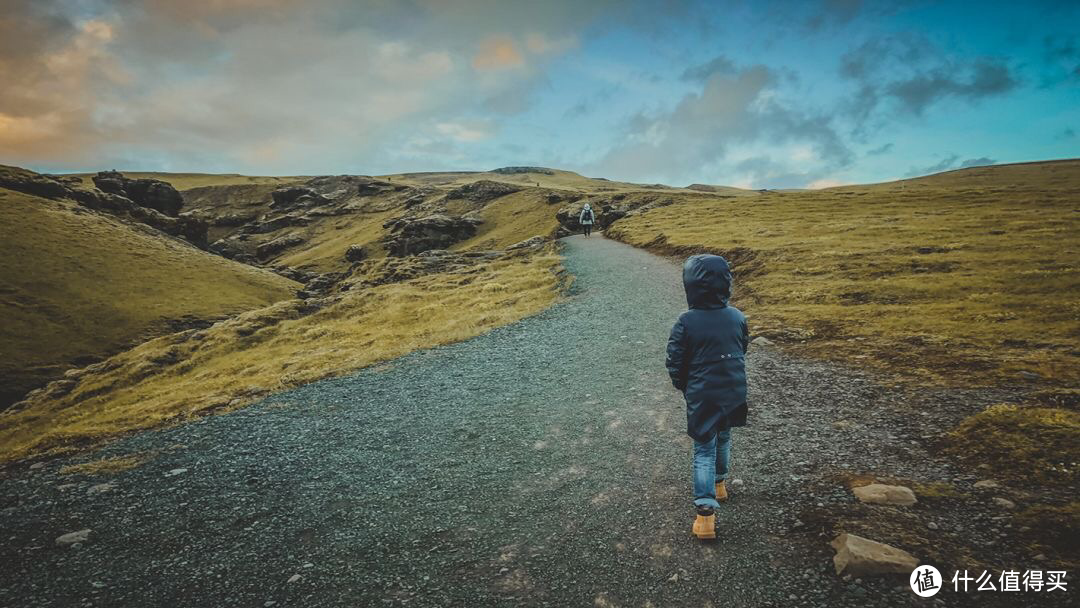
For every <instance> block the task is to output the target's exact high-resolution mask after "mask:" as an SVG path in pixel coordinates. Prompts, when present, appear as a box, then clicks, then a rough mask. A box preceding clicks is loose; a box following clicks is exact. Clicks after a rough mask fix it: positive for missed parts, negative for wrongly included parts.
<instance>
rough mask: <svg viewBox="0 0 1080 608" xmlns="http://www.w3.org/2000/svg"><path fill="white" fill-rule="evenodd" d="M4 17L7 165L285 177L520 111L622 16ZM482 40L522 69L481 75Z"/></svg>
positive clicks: (401, 6)
mask: <svg viewBox="0 0 1080 608" xmlns="http://www.w3.org/2000/svg"><path fill="white" fill-rule="evenodd" d="M3 6H4V10H3V12H2V13H0V73H3V74H4V86H2V87H0V121H4V122H5V129H4V130H3V131H0V157H3V158H4V159H6V160H7V161H8V162H19V163H22V164H29V165H33V164H41V163H49V164H50V166H54V167H57V168H62V167H64V166H69V167H76V166H77V167H88V166H101V165H103V164H105V165H107V164H110V163H112V162H114V161H124V160H126V159H130V158H131V157H132V150H138V151H140V152H144V151H145V152H146V153H145V154H141V155H136V157H137V158H140V159H142V160H143V162H144V163H150V162H153V163H156V166H155V167H147V168H162V167H163V165H165V164H166V163H167V162H168V161H167V160H161V159H173V160H176V161H185V162H189V161H190V162H191V163H192V164H190V165H188V166H185V167H183V168H185V169H190V170H211V171H212V170H221V169H229V170H245V169H248V168H256V169H257V170H259V171H285V172H307V171H332V170H346V169H348V170H354V169H355V166H354V163H355V162H363V161H372V160H374V161H376V162H384V161H383V160H382V159H385V158H388V157H389V156H388V153H387V146H388V145H391V144H392V143H393V142H394V141H407V140H409V138H410V136H412V135H416V134H418V133H421V132H422V131H423V130H424V129H429V128H430V125H433V124H436V123H439V122H445V121H447V120H453V119H455V118H456V117H458V116H461V115H469V114H470V112H476V111H485V110H486V111H488V112H494V113H497V114H500V115H502V116H506V115H509V114H514V113H517V112H521V111H522V110H523V109H525V108H527V107H528V105H529V104H530V103H532V94H533V92H535V90H536V88H537V87H540V86H543V85H544V84H545V83H546V82H547V80H546V76H545V70H546V69H547V64H546V61H548V57H550V56H554V55H555V54H557V53H560V52H573V51H572V48H573V44H574V40H575V38H576V37H577V36H579V35H580V34H581V33H582V32H584V31H585V30H586V29H587V28H589V27H590V26H591V24H593V23H594V22H595V21H596V20H598V19H600V18H602V17H604V18H606V17H607V16H610V14H611V12H612V11H615V10H616V9H618V10H623V9H621V8H619V4H618V3H616V2H614V1H613V0H604V1H600V2H577V1H570V0H562V1H558V2H551V3H542V5H541V4H528V5H526V4H522V5H519V3H505V2H492V1H486V0H475V1H472V2H457V3H454V4H453V6H449V5H448V4H447V3H444V2H440V1H437V0H415V1H413V2H410V3H408V4H405V3H398V2H383V1H378V0H375V1H372V2H364V3H359V2H352V1H351V0H349V1H347V0H327V1H326V2H319V3H303V2H297V1H295V0H244V1H243V2H228V1H227V2H223V1H221V0H188V1H185V2H172V1H170V0H111V1H106V0H42V1H40V2H38V1H35V2H10V1H4V3H3ZM630 10H636V9H633V8H631V9H630ZM491 36H504V37H505V38H506V39H507V40H510V41H511V44H516V45H517V46H518V52H519V53H520V54H521V56H522V58H523V59H522V61H521V62H520V63H521V64H522V65H520V66H516V65H515V66H512V67H510V68H507V69H503V70H489V71H488V72H486V73H482V70H481V69H480V68H478V67H476V65H475V64H474V61H473V59H474V57H475V56H476V54H477V53H479V52H480V51H479V49H480V48H481V47H480V45H482V43H483V42H484V41H485V40H487V39H489V37H491ZM58 53H59V54H63V56H62V59H63V61H57V60H55V59H56V57H57V54H58ZM50 58H51V59H52V60H50ZM58 66H59V67H58ZM12 125H14V126H12ZM402 145H404V144H402ZM431 145H432V146H435V144H431ZM414 149H415V146H414ZM118 166H120V165H118ZM144 166H145V165H144Z"/></svg>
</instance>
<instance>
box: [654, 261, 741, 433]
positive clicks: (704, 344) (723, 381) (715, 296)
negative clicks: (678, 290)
mask: <svg viewBox="0 0 1080 608" xmlns="http://www.w3.org/2000/svg"><path fill="white" fill-rule="evenodd" d="M683 287H684V288H685V289H686V304H687V306H688V307H689V308H690V310H687V311H686V312H684V313H682V314H681V315H679V320H678V321H676V322H675V327H672V328H671V337H670V338H669V339H668V347H667V369H668V374H670V376H671V382H672V384H674V385H675V388H677V389H679V390H680V391H682V392H683V394H684V395H685V397H686V433H687V434H688V435H690V436H691V437H693V438H694V439H696V440H698V441H708V440H709V439H710V438H711V437H712V434H713V432H714V431H715V430H716V429H717V427H718V426H722V427H723V426H726V425H727V424H728V423H729V422H730V421H729V420H728V416H730V415H732V414H733V413H736V411H737V410H740V408H742V406H744V405H745V403H746V369H745V365H744V358H745V356H746V349H747V346H748V345H749V340H750V335H749V332H748V331H747V327H746V317H744V316H743V313H742V312H740V311H739V309H737V308H735V307H733V306H728V298H730V297H731V267H730V266H728V263H727V260H725V259H724V258H722V257H720V256H718V255H694V256H690V258H688V259H687V260H686V264H684V265H683ZM739 413H742V414H745V408H742V409H741V411H740V412H739ZM740 422H741V421H740ZM733 426H738V424H735V425H733Z"/></svg>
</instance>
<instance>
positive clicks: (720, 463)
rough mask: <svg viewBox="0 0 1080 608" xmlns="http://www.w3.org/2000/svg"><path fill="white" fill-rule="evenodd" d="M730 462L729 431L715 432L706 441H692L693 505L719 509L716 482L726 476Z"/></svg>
mask: <svg viewBox="0 0 1080 608" xmlns="http://www.w3.org/2000/svg"><path fill="white" fill-rule="evenodd" d="M730 461H731V431H730V430H727V431H717V433H716V434H715V435H713V437H712V439H710V440H708V441H697V440H696V439H695V440H694V504H695V505H697V506H699V507H701V506H709V507H719V506H720V503H718V502H716V482H718V481H724V480H725V479H727V476H728V463H729V462H730Z"/></svg>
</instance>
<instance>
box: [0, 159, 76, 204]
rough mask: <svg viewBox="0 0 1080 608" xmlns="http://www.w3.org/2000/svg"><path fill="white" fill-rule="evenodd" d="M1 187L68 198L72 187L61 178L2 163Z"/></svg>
mask: <svg viewBox="0 0 1080 608" xmlns="http://www.w3.org/2000/svg"><path fill="white" fill-rule="evenodd" d="M0 188H7V189H8V190H14V191H16V192H23V193H25V194H31V195H33V196H40V197H41V198H49V199H55V198H67V197H68V192H69V191H70V189H71V188H70V187H69V186H68V185H67V184H65V183H64V182H63V181H61V179H60V178H57V177H53V176H51V175H42V174H40V173H34V172H33V171H27V170H25V169H19V168H17V167H5V166H3V165H0Z"/></svg>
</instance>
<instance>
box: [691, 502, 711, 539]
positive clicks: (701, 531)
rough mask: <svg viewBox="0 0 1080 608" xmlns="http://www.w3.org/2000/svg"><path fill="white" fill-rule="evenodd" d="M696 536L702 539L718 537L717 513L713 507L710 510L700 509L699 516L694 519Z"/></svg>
mask: <svg viewBox="0 0 1080 608" xmlns="http://www.w3.org/2000/svg"><path fill="white" fill-rule="evenodd" d="M694 536H696V537H698V538H699V539H701V540H710V539H713V538H716V514H715V513H713V511H712V509H709V510H708V511H702V510H701V509H698V514H697V518H696V519H694Z"/></svg>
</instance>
